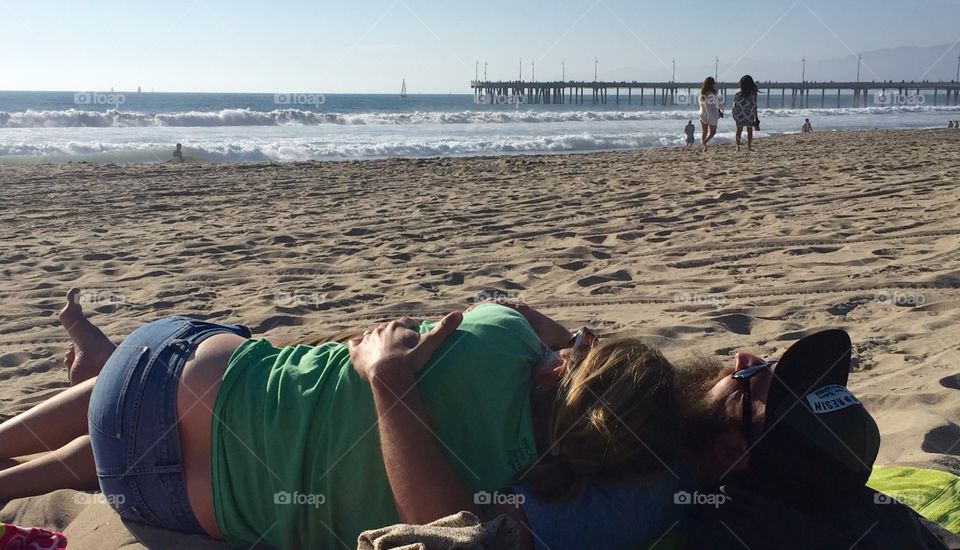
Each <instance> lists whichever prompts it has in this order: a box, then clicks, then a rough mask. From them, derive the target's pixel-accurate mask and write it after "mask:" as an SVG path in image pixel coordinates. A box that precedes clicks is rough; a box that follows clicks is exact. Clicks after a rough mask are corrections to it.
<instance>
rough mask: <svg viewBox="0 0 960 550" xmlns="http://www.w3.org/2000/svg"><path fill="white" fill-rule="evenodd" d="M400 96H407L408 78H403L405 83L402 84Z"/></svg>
mask: <svg viewBox="0 0 960 550" xmlns="http://www.w3.org/2000/svg"><path fill="white" fill-rule="evenodd" d="M400 97H407V79H406V78H404V79H403V83H402V84H401V85H400Z"/></svg>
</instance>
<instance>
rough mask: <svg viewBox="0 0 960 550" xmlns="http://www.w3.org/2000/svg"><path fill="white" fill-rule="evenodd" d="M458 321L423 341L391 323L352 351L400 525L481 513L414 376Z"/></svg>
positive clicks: (527, 544) (450, 319) (518, 515)
mask: <svg viewBox="0 0 960 550" xmlns="http://www.w3.org/2000/svg"><path fill="white" fill-rule="evenodd" d="M460 320H461V318H460V317H459V315H457V314H451V315H448V316H447V317H446V318H444V320H443V321H441V323H440V324H439V325H438V326H437V327H436V328H434V330H433V331H431V332H430V333H427V334H425V335H424V336H423V337H422V338H421V337H420V336H419V335H418V334H417V333H416V332H414V331H412V330H409V329H408V328H406V327H405V325H406V324H408V323H407V322H406V321H402V320H401V321H394V322H392V323H390V324H388V325H386V326H384V325H381V326H380V327H379V328H377V330H375V331H374V332H372V333H370V334H368V335H367V336H365V337H364V338H363V339H362V340H361V341H354V342H353V343H351V346H350V356H351V359H352V360H353V363H354V368H356V369H357V372H359V373H360V375H361V376H363V377H364V378H365V379H366V380H367V381H368V382H369V383H370V387H371V390H372V391H373V399H374V405H375V407H376V411H377V419H378V428H379V433H380V445H381V449H382V452H383V462H384V466H385V468H386V471H387V478H388V479H389V481H390V489H391V491H392V493H393V500H394V503H395V505H396V507H397V514H398V515H399V517H400V521H402V522H404V523H410V524H424V523H429V522H431V521H434V520H437V519H440V518H442V517H445V516H448V515H450V514H455V513H457V512H460V511H468V512H473V513H474V514H476V515H478V516H481V514H482V513H483V510H481V508H480V506H478V505H477V504H476V502H475V500H474V496H473V495H472V494H471V493H470V492H469V491H468V490H467V488H466V486H465V485H464V484H463V482H462V481H461V480H460V478H459V476H458V475H457V473H456V471H454V469H453V467H452V466H451V465H450V463H449V462H448V461H447V459H446V457H445V456H444V455H443V451H442V449H441V447H440V444H439V442H438V441H437V439H436V436H435V435H434V433H433V431H432V430H431V429H430V427H429V419H428V418H427V413H426V410H425V409H424V407H423V403H422V401H421V400H420V394H419V392H418V391H417V387H416V378H415V376H414V372H415V371H416V370H417V369H418V368H420V367H422V366H423V365H425V364H426V362H427V361H428V360H429V359H430V355H431V354H432V353H433V352H434V351H435V350H436V349H437V348H438V347H439V346H440V344H441V343H442V342H443V340H444V339H446V338H447V337H448V336H449V335H451V334H453V332H454V331H455V330H456V328H457V326H458V325H459V324H460ZM497 512H498V513H503V512H508V513H511V515H513V516H514V518H515V519H517V520H518V521H521V522H522V521H523V512H522V511H521V510H520V509H517V508H513V509H506V510H500V509H498V510H497ZM524 537H525V539H526V540H525V541H524V545H523V546H524V548H532V540H530V538H529V534H528V533H527V531H524Z"/></svg>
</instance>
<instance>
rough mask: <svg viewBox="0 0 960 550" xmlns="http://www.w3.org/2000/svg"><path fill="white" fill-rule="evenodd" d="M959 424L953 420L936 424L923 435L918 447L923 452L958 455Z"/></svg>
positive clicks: (959, 447) (959, 446)
mask: <svg viewBox="0 0 960 550" xmlns="http://www.w3.org/2000/svg"><path fill="white" fill-rule="evenodd" d="M958 441H960V426H957V425H956V424H954V423H953V422H949V423H947V425H945V426H937V427H936V428H934V429H932V430H930V431H929V432H927V433H926V435H924V436H923V443H922V444H921V445H920V448H921V449H922V450H923V451H924V452H928V453H938V454H945V455H953V456H960V445H958V444H957V442H958Z"/></svg>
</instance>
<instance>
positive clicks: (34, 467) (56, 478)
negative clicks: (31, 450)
mask: <svg viewBox="0 0 960 550" xmlns="http://www.w3.org/2000/svg"><path fill="white" fill-rule="evenodd" d="M98 487H99V485H98V482H97V467H96V465H95V464H94V461H93V450H92V448H91V447H90V436H86V435H85V436H82V437H78V438H76V439H74V440H73V441H70V442H69V443H67V444H66V445H64V446H63V447H60V448H59V449H57V450H55V451H53V452H50V453H47V454H45V455H43V456H41V457H39V458H36V459H34V460H31V461H30V462H26V463H24V464H20V465H19V466H14V467H13V468H9V469H7V470H3V471H2V472H0V502H6V501H8V500H13V499H15V498H24V497H30V496H34V495H42V494H44V493H49V492H50V491H56V490H57V489H77V490H81V491H92V490H96V489H97V488H98Z"/></svg>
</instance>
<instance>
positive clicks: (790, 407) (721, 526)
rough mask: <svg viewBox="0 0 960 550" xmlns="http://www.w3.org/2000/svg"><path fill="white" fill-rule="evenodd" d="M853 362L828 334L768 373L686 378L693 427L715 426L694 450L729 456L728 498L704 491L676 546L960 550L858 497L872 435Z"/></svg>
mask: <svg viewBox="0 0 960 550" xmlns="http://www.w3.org/2000/svg"><path fill="white" fill-rule="evenodd" d="M851 350H852V344H851V342H850V338H849V336H847V334H846V333H845V332H843V331H841V330H827V331H822V332H819V333H816V334H813V335H810V336H808V337H806V338H804V339H801V340H800V341H798V342H796V343H794V344H793V345H792V346H791V347H790V348H789V349H788V350H787V351H786V352H785V353H784V354H783V356H782V357H781V358H780V360H779V361H776V362H770V363H768V362H764V361H763V360H761V359H760V358H758V357H756V356H753V355H749V354H738V356H737V361H736V366H735V367H734V368H732V369H720V370H719V371H718V369H717V368H713V369H709V368H701V369H700V370H698V371H690V372H687V373H685V375H684V379H685V380H686V382H687V388H688V389H689V391H690V392H691V394H690V395H691V396H693V398H694V399H696V395H700V396H701V400H700V405H699V406H698V407H697V408H699V409H700V411H701V412H700V413H699V414H696V415H694V416H695V417H699V418H703V419H710V420H711V423H710V424H708V425H705V426H704V428H706V429H701V430H699V431H700V433H701V436H700V437H701V441H703V442H705V443H708V444H712V445H714V446H716V445H718V444H719V445H720V448H721V449H725V451H724V452H721V453H719V454H718V455H717V456H718V458H719V460H718V462H719V463H721V464H722V465H723V467H724V468H725V471H724V472H723V473H722V475H720V476H719V479H720V480H721V481H722V483H723V485H724V487H723V490H722V492H721V491H720V490H719V488H718V487H714V488H712V489H711V490H710V491H708V492H707V495H708V497H710V498H707V499H706V501H709V502H706V503H705V502H702V501H701V502H699V503H697V502H691V504H693V505H692V506H690V508H691V512H692V513H691V515H690V517H689V518H688V519H687V520H685V521H684V523H683V524H682V525H681V527H680V529H678V530H677V533H676V534H677V535H678V536H677V537H675V539H674V540H673V541H672V542H676V543H680V544H678V545H679V546H683V547H689V548H718V549H734V548H737V549H739V548H744V547H749V548H756V549H765V548H777V549H794V548H796V549H801V548H802V549H807V548H842V549H850V548H858V549H891V550H893V549H901V548H914V549H941V548H942V549H945V548H960V537H957V536H956V535H953V534H952V533H950V532H949V531H946V530H945V529H943V528H941V527H940V526H938V525H937V524H935V523H934V522H932V521H929V520H927V519H925V518H923V517H921V516H919V515H918V514H917V513H916V512H914V511H913V510H911V509H910V508H908V507H907V506H905V505H903V504H901V503H899V502H897V501H896V500H895V499H892V498H890V497H887V496H886V495H884V494H882V493H879V492H877V491H875V490H873V489H871V488H869V487H867V486H866V483H867V480H868V478H869V477H870V474H871V471H872V469H873V465H874V461H875V459H876V457H877V453H878V451H879V448H880V433H879V430H878V428H877V425H876V423H875V422H874V420H873V417H872V416H871V415H870V413H869V412H867V410H866V409H865V408H864V406H863V405H862V404H861V402H860V401H859V400H858V399H857V398H856V396H854V395H853V394H852V393H851V392H850V391H849V390H848V389H847V387H846V386H847V377H848V374H849V372H850V359H851ZM701 367H702V364H701ZM688 497H689V495H688ZM711 498H712V501H711ZM688 500H689V499H688ZM697 504H699V505H697Z"/></svg>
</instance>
